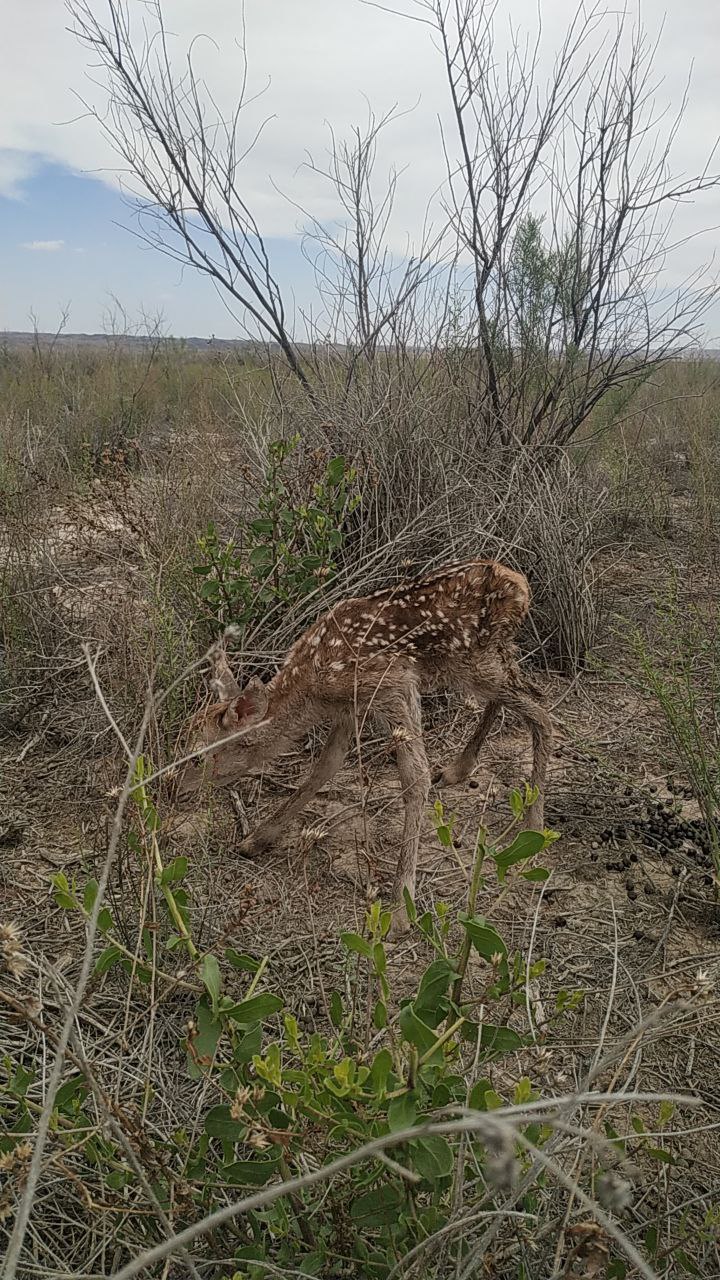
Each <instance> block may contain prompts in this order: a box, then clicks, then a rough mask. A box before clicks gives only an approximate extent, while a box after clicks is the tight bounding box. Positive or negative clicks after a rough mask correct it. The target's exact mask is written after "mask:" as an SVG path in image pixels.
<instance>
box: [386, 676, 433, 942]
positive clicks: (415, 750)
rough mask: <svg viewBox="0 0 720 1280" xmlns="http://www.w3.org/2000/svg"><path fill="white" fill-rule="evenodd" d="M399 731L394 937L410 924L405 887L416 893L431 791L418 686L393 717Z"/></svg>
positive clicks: (397, 749)
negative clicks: (400, 821)
mask: <svg viewBox="0 0 720 1280" xmlns="http://www.w3.org/2000/svg"><path fill="white" fill-rule="evenodd" d="M393 719H394V721H395V725H396V728H397V729H398V730H399V732H397V733H395V734H394V737H395V740H396V755H397V766H398V773H399V774H400V785H401V787H402V797H403V803H404V805H405V822H404V826H403V834H402V844H401V846H400V857H399V859H398V864H397V869H396V872H395V883H394V885H393V891H392V900H393V903H394V904H395V911H394V914H393V922H392V928H391V931H390V937H391V938H397V937H400V936H402V934H404V933H406V932H407V930H408V928H409V921H408V917H407V910H406V907H405V890H406V889H407V891H408V893H409V895H410V897H411V898H414V897H415V875H416V870H417V855H418V846H419V844H420V830H421V827H422V820H423V815H424V813H425V808H426V806H427V801H428V795H429V792H430V766H429V765H428V759H427V755H426V753H425V743H424V742H423V736H422V719H421V714H420V698H419V696H418V694H417V692H416V691H415V690H412V692H410V693H409V695H408V698H407V701H406V702H405V703H404V704H403V705H402V707H399V708H398V709H397V710H396V711H395V714H394V717H393Z"/></svg>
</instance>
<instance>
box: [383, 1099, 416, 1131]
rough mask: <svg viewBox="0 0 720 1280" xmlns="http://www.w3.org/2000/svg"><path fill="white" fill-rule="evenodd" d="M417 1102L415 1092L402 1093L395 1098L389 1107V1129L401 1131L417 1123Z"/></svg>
mask: <svg viewBox="0 0 720 1280" xmlns="http://www.w3.org/2000/svg"><path fill="white" fill-rule="evenodd" d="M416 1115H417V1103H416V1102H415V1095H414V1094H413V1093H401V1094H400V1097H399V1098H393V1099H392V1100H391V1102H390V1106H389V1107H388V1115H387V1118H388V1129H389V1130H390V1132H391V1133H399V1132H400V1130H401V1129H409V1128H410V1127H411V1125H414V1123H415V1117H416Z"/></svg>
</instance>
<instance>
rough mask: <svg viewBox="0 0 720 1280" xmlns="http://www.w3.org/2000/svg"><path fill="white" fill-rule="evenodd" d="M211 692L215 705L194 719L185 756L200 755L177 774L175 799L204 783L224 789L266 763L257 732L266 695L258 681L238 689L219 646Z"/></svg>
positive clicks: (213, 656)
mask: <svg viewBox="0 0 720 1280" xmlns="http://www.w3.org/2000/svg"><path fill="white" fill-rule="evenodd" d="M210 660H211V665H212V679H211V682H210V687H211V689H212V691H213V693H214V694H215V696H216V698H217V701H216V702H215V703H214V704H213V705H212V706H210V707H208V709H207V710H206V711H203V712H202V713H201V714H200V715H199V716H197V717H196V719H195V720H194V722H193V724H192V725H191V727H190V732H189V733H188V742H187V745H186V748H185V752H184V753H183V754H187V755H189V754H190V753H191V752H194V751H202V754H201V755H198V756H197V757H196V759H194V760H188V761H187V763H186V764H184V765H181V766H180V768H179V770H178V775H177V780H176V784H175V794H176V796H177V798H178V799H180V798H182V797H183V796H188V795H192V794H193V793H194V792H195V791H198V790H199V788H200V787H201V786H203V784H205V783H207V784H210V785H212V786H217V787H224V786H229V785H231V784H232V783H233V782H235V781H237V779H238V778H242V777H244V776H245V775H246V774H248V773H251V772H252V771H253V769H256V768H258V767H259V766H260V765H261V764H262V763H263V761H264V759H265V753H264V752H263V749H262V743H261V742H260V741H259V739H258V735H257V734H253V732H252V730H253V729H255V728H256V727H257V726H259V725H260V723H261V722H262V721H263V720H264V719H265V715H266V712H267V709H268V694H267V690H266V688H265V686H264V685H263V683H262V681H261V680H255V679H253V680H250V681H249V682H248V683H247V684H246V686H245V688H244V689H241V688H240V686H239V684H238V683H237V681H236V679H235V677H234V676H233V674H232V671H231V670H230V666H229V663H228V660H227V656H226V654H225V650H224V648H223V647H222V645H217V646H216V647H215V649H213V651H212V653H211V655H210Z"/></svg>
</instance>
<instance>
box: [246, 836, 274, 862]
mask: <svg viewBox="0 0 720 1280" xmlns="http://www.w3.org/2000/svg"><path fill="white" fill-rule="evenodd" d="M271 844H272V840H271V838H270V837H269V836H263V835H260V834H259V833H258V832H253V834H252V835H249V836H246V837H245V839H244V840H241V841H240V844H239V846H238V852H239V853H241V854H242V856H243V857H244V858H258V857H259V856H260V854H262V853H266V852H267V850H268V849H269V848H270V845H271Z"/></svg>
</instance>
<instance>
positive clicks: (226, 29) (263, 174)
mask: <svg viewBox="0 0 720 1280" xmlns="http://www.w3.org/2000/svg"><path fill="white" fill-rule="evenodd" d="M88 2H89V5H90V7H91V8H92V9H93V11H95V12H97V13H98V14H100V15H104V14H105V13H106V12H107V0H88ZM2 5H3V36H4V39H3V42H2V45H0V330H27V329H29V328H31V327H32V325H33V323H34V320H33V317H34V319H35V321H36V322H37V324H38V326H39V328H40V329H42V330H53V329H54V328H55V327H56V326H57V324H58V322H59V319H60V316H61V314H62V313H63V311H64V310H65V309H67V314H68V322H67V328H68V330H69V331H71V332H99V331H101V330H102V329H103V328H104V327H107V326H108V324H110V323H112V321H111V320H110V318H109V317H110V316H111V315H112V313H113V312H116V313H117V307H118V304H119V306H120V307H121V308H123V309H124V312H125V315H126V316H127V317H128V321H129V323H135V322H139V321H140V320H141V318H142V316H143V315H149V316H153V317H154V316H157V315H162V317H163V323H164V326H165V329H166V331H168V332H171V333H173V334H175V335H178V336H191V335H192V336H209V335H210V334H215V335H216V336H221V337H235V336H238V335H239V334H240V326H239V323H238V320H237V318H233V316H231V315H230V314H229V313H228V310H227V308H226V306H225V305H224V304H223V301H222V299H221V298H220V297H218V295H217V293H216V291H215V289H214V287H213V285H212V284H211V282H209V281H208V280H207V279H206V278H204V277H202V276H200V275H198V274H197V273H196V272H193V271H192V270H190V269H185V270H183V269H182V268H181V267H180V266H179V265H178V264H177V263H175V262H173V261H171V260H170V259H168V258H167V257H165V256H163V255H162V254H161V253H159V252H158V251H157V249H154V248H150V247H148V246H147V245H145V244H143V243H142V241H141V240H139V239H138V237H137V235H135V234H133V228H137V223H136V221H135V218H134V214H133V211H132V208H131V207H130V205H129V203H128V200H127V198H126V197H125V196H124V195H123V192H122V190H121V184H120V181H119V177H118V171H119V167H120V161H119V160H118V157H117V156H116V155H115V153H114V152H113V149H112V147H111V145H110V143H109V142H108V140H107V139H106V138H105V137H104V136H103V133H102V130H101V128H100V126H99V125H98V122H97V120H96V119H94V118H93V117H92V116H91V115H89V114H88V113H87V111H86V110H85V108H84V107H83V100H84V101H85V102H90V103H93V104H96V105H98V106H100V107H102V106H103V104H104V101H105V98H104V95H103V89H102V86H98V85H97V84H96V83H95V79H96V78H97V75H98V72H97V71H96V70H93V68H92V66H91V65H90V64H91V61H92V59H91V56H90V54H89V53H88V50H87V49H86V48H84V47H83V46H82V44H81V43H80V42H79V41H78V40H77V38H76V37H75V36H74V35H73V34H72V32H71V31H70V30H68V27H69V26H70V25H71V20H70V16H69V14H68V12H67V10H66V8H65V5H64V4H63V0H2ZM395 7H397V8H404V11H405V16H403V15H401V14H398V13H394V12H392V13H391V12H387V11H386V10H384V9H382V8H381V7H378V6H376V5H372V4H368V3H363V0H305V3H302V4H301V3H298V0H246V4H245V31H244V33H243V24H242V12H243V10H242V6H241V4H240V3H239V0H165V3H164V13H165V21H166V26H167V28H168V30H169V32H170V33H171V41H172V47H173V49H174V50H176V51H177V53H178V55H179V54H180V53H181V52H182V51H183V50H185V49H186V48H187V47H188V45H189V44H190V43H191V42H192V41H193V40H194V39H195V38H196V37H202V38H201V39H199V40H196V42H195V45H194V52H195V56H196V59H197V66H198V68H199V70H200V71H201V73H202V75H203V76H204V77H205V79H206V81H207V83H208V85H209V86H210V87H211V89H212V91H213V94H214V96H215V98H216V100H217V101H218V103H219V104H220V106H221V108H222V109H223V110H229V109H230V108H231V106H232V104H233V102H234V101H235V98H236V95H237V92H238V86H239V85H240V83H241V80H242V76H243V56H242V50H241V46H242V44H243V42H244V44H245V46H246V49H247V58H248V93H249V95H250V96H252V95H259V96H257V97H256V98H255V100H254V101H252V102H251V103H250V105H249V106H248V108H247V109H246V112H245V115H244V117H243V119H244V121H245V123H244V125H243V130H244V132H245V136H247V138H248V139H250V138H251V137H252V136H253V135H254V132H255V130H256V129H257V127H258V126H259V125H260V124H262V123H263V122H264V121H266V123H265V125H264V128H263V130H262V132H261V135H260V138H259V141H258V142H257V144H256V146H255V147H254V149H253V150H252V151H251V153H250V154H249V155H248V157H247V159H246V161H245V163H244V166H243V183H244V185H243V194H244V196H245V198H246V200H247V203H248V204H249V206H250V207H251V209H252V211H253V213H254V215H255V217H256V219H257V221H258V224H259V226H260V228H261V230H262V232H263V234H264V236H265V237H266V239H267V245H268V249H269V253H270V258H271V262H272V265H273V269H274V273H275V275H276V277H277V279H278V280H279V282H280V284H281V287H282V290H283V293H284V296H285V297H286V299H287V301H288V307H289V310H290V311H291V312H292V310H293V307H294V308H295V309H296V313H297V314H299V313H300V312H301V311H302V309H303V308H306V307H307V306H308V305H309V303H310V302H311V299H312V294H313V285H312V274H311V272H310V269H309V267H308V265H307V262H306V260H305V258H304V257H303V255H302V253H301V251H300V234H301V232H302V229H303V226H304V225H307V215H308V214H310V215H312V216H314V217H316V218H320V219H324V220H326V221H328V220H330V221H332V220H333V219H334V218H336V217H337V215H338V210H337V206H336V204H335V203H334V201H333V199H332V195H331V193H330V191H329V188H328V187H327V184H325V183H323V181H322V180H321V179H320V178H318V177H317V175H316V174H314V173H313V172H312V170H311V169H310V168H309V167H308V165H307V163H305V162H306V161H307V159H308V156H311V157H312V158H313V159H314V160H315V161H316V162H319V163H322V161H323V158H324V156H325V154H326V151H327V145H328V126H329V125H331V126H332V128H333V130H334V132H335V134H336V136H337V137H338V138H340V139H342V138H345V137H347V136H348V133H349V131H350V130H351V129H352V128H353V126H355V125H356V124H359V123H362V122H363V121H364V120H365V119H366V117H367V112H368V104H369V105H370V107H372V109H373V110H374V111H375V112H376V113H377V114H382V113H384V112H386V111H388V110H390V109H391V108H393V107H394V106H397V108H398V112H399V116H398V118H397V119H396V120H395V121H394V122H393V123H392V125H391V126H390V127H389V129H388V130H387V131H386V132H385V134H384V135H383V138H382V140H381V145H380V149H379V160H378V173H379V174H383V173H386V172H387V170H388V169H389V168H390V167H391V166H395V167H396V168H397V169H398V170H399V171H400V177H399V183H398V195H397V200H396V206H395V213H394V217H393V222H392V224H391V226H390V228H389V239H390V243H391V247H392V249H393V250H394V251H395V252H396V253H398V254H403V253H406V252H408V245H414V244H417V242H418V239H419V237H420V234H421V229H422V223H423V216H424V211H425V209H426V208H427V205H428V201H429V200H431V199H432V198H433V197H435V198H437V193H438V191H439V190H440V188H441V184H442V182H443V179H444V174H445V167H444V158H443V145H442V137H441V123H442V124H443V127H444V128H445V129H446V130H447V127H448V123H449V122H448V104H447V90H446V84H445V82H444V79H443V67H442V62H441V59H440V57H439V54H438V51H437V48H436V47H435V45H434V43H433V39H432V35H431V32H430V30H429V28H428V27H427V26H426V25H423V24H421V23H420V22H417V21H413V20H412V17H413V16H418V15H419V14H420V13H421V12H422V10H421V8H420V6H419V4H418V3H417V0H397V4H396V5H395ZM615 7H617V6H615ZM129 8H130V13H131V17H132V20H133V23H134V24H135V27H136V29H137V30H140V25H141V23H142V20H143V16H144V14H145V13H146V12H147V6H146V3H145V0H129ZM608 8H610V9H612V8H613V5H612V4H611V3H610V2H608ZM541 9H542V15H543V49H544V50H545V53H544V55H543V56H544V57H549V56H550V54H551V53H552V51H554V50H555V49H556V48H557V46H558V44H559V41H560V39H561V36H562V33H563V31H564V29H565V28H566V25H567V23H568V21H569V20H570V19H571V18H572V17H573V15H575V14H576V13H577V9H578V5H577V2H576V0H544V2H543V3H542V5H541ZM500 10H501V13H502V18H501V23H500V25H501V27H502V29H505V22H506V19H510V18H511V19H512V21H513V22H514V23H515V25H516V27H518V28H520V29H521V30H522V29H524V28H529V29H530V30H531V31H534V30H535V24H536V14H537V5H536V3H535V0H503V3H502V4H501V5H500ZM643 20H644V22H645V24H646V25H647V27H648V28H649V31H650V33H651V35H652V36H653V37H655V36H658V35H659V45H658V50H657V55H656V63H655V66H656V75H655V77H654V83H655V84H656V85H657V91H656V93H657V103H658V108H659V109H662V108H663V107H665V106H669V107H670V108H671V109H676V108H677V107H678V105H679V103H680V101H681V99H682V94H683V91H684V89H685V85H686V81H687V77H688V74H689V72H690V71H691V70H692V79H691V84H690V94H689V104H688V108H687V111H686V114H685V118H684V121H683V125H682V128H681V130H680V131H679V133H678V136H677V139H676V143H675V149H674V155H673V164H674V168H675V171H676V172H678V173H680V174H689V173H691V172H694V171H697V170H698V169H699V168H701V167H702V165H703V164H704V161H705V159H706V157H707V154H708V153H709V151H710V150H711V148H712V146H713V143H714V141H715V139H716V137H717V135H718V134H719V133H720V97H719V96H718V91H717V65H718V59H719V58H720V5H718V3H717V0H670V3H669V7H668V10H667V12H665V13H664V14H663V12H662V11H661V7H660V5H658V4H657V3H656V0H653V3H652V5H651V4H650V3H649V2H648V3H647V4H646V5H645V10H644V13H643ZM609 21H612V19H609ZM661 28H662V30H661ZM446 136H451V135H450V134H449V133H446ZM715 168H716V170H720V154H719V155H718V156H717V157H716V166H715ZM298 206H300V208H299V207H298ZM436 208H437V206H436ZM300 209H302V210H303V211H305V212H304V213H303V212H301V211H300ZM718 227H720V193H719V192H710V193H707V194H706V195H704V196H701V197H698V198H697V199H696V200H695V201H694V202H692V203H689V204H685V205H683V206H681V207H680V208H679V210H678V220H677V224H676V232H677V235H676V238H677V239H678V240H681V241H683V243H682V244H681V246H680V248H679V250H678V252H677V254H676V256H675V259H674V261H673V262H672V264H670V266H669V267H668V269H667V281H668V285H669V286H670V287H671V286H672V284H673V283H675V282H676V281H677V280H678V279H680V278H681V277H682V276H683V275H684V274H685V273H686V272H689V271H690V270H692V269H693V268H695V267H696V266H697V265H698V264H699V263H701V262H703V261H705V260H708V259H710V258H711V257H712V255H713V254H715V253H717V257H718V260H719V262H720V231H718V230H717V228H718ZM703 229H707V230H706V231H705V234H704V235H703V236H702V238H701V239H700V240H697V239H695V238H694V237H695V235H696V233H697V232H700V231H702V230H703ZM116 322H117V321H116ZM719 334H720V307H718V308H716V309H715V310H714V312H713V313H711V315H710V316H709V318H708V333H707V337H708V341H709V343H710V344H712V343H713V342H714V341H716V340H717V338H718V335H719Z"/></svg>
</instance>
